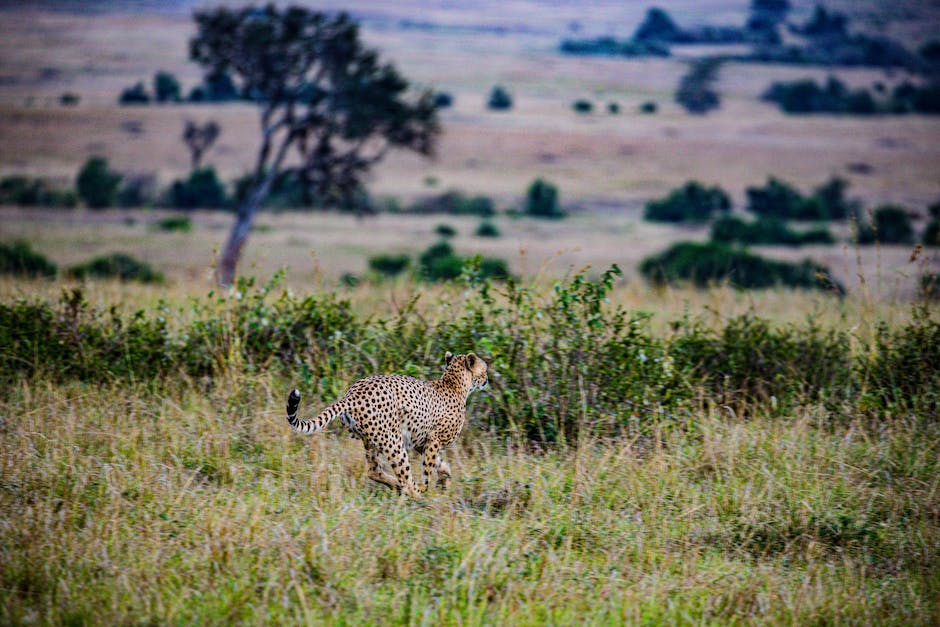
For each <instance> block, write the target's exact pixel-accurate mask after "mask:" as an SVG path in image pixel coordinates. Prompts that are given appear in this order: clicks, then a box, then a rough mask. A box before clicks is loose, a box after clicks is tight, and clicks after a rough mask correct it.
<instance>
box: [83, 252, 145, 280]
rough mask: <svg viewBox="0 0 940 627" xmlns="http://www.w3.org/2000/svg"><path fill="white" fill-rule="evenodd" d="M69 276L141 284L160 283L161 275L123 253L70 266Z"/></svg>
mask: <svg viewBox="0 0 940 627" xmlns="http://www.w3.org/2000/svg"><path fill="white" fill-rule="evenodd" d="M68 273H69V275H70V276H72V277H75V278H77V279H111V278H115V279H120V280H122V281H140V282H141V283H162V282H163V275H162V274H160V273H159V272H156V271H154V269H153V268H151V267H150V265H149V264H147V263H145V262H143V261H140V260H138V259H135V258H134V257H132V256H130V255H128V254H125V253H113V254H111V255H104V256H101V257H95V258H94V259H92V260H90V261H87V262H85V263H83V264H79V265H76V266H72V267H71V268H69V271H68Z"/></svg>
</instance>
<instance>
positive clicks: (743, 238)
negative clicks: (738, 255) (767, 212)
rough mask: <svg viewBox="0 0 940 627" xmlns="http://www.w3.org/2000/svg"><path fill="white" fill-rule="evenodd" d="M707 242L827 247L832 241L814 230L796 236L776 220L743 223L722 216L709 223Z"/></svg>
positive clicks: (825, 233)
mask: <svg viewBox="0 0 940 627" xmlns="http://www.w3.org/2000/svg"><path fill="white" fill-rule="evenodd" d="M711 238H712V240H714V241H716V242H723V243H726V244H732V243H740V244H782V245H784V246H801V245H803V244H831V243H833V242H834V241H835V239H834V238H833V237H832V234H831V233H830V232H829V231H828V229H825V228H816V229H812V230H810V231H806V232H805V233H799V232H797V231H794V230H792V229H791V228H790V227H788V226H787V224H786V222H784V221H783V220H780V219H779V218H770V217H760V218H758V219H757V220H755V221H754V222H745V221H744V220H742V219H740V218H738V217H735V216H723V217H721V218H718V219H717V220H715V222H713V223H712V231H711Z"/></svg>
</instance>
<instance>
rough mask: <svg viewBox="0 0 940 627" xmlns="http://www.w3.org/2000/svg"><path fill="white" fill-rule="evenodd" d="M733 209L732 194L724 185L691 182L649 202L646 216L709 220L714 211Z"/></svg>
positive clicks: (698, 220) (668, 218)
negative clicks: (723, 187)
mask: <svg viewBox="0 0 940 627" xmlns="http://www.w3.org/2000/svg"><path fill="white" fill-rule="evenodd" d="M730 210H731V197H730V196H728V194H727V192H725V191H724V190H723V189H721V187H719V186H717V185H715V186H713V187H706V186H705V185H702V184H701V183H699V182H698V181H689V182H687V183H686V184H685V185H683V186H682V187H680V188H678V189H674V190H672V191H671V192H669V194H668V195H667V196H666V197H665V198H660V199H656V200H650V201H649V202H647V203H646V209H645V211H644V213H643V217H644V218H645V219H647V220H650V221H652V222H691V223H701V222H707V221H708V220H710V219H711V218H712V214H715V213H718V214H721V213H727V212H728V211H730Z"/></svg>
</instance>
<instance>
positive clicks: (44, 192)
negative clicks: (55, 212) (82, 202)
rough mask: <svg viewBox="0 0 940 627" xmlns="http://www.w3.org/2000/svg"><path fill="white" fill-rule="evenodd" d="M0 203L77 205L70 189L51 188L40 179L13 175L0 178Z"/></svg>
mask: <svg viewBox="0 0 940 627" xmlns="http://www.w3.org/2000/svg"><path fill="white" fill-rule="evenodd" d="M0 204H10V205H20V206H22V207H63V208H67V209H70V208H72V207H75V206H76V205H78V196H76V194H75V192H74V191H72V190H59V189H52V188H50V187H49V186H48V185H47V183H46V182H45V181H44V180H42V179H31V178H29V177H26V176H17V175H14V176H7V177H5V178H3V179H0Z"/></svg>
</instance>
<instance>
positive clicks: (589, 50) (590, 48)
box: [560, 37, 669, 58]
mask: <svg viewBox="0 0 940 627" xmlns="http://www.w3.org/2000/svg"><path fill="white" fill-rule="evenodd" d="M560 50H561V52H562V53H563V54H573V55H591V56H594V55H598V56H610V57H631V58H633V57H668V56H669V46H668V45H666V44H665V43H663V42H661V41H652V40H651V41H637V40H636V39H615V38H614V37H597V38H594V39H565V40H563V41H562V42H561V46H560Z"/></svg>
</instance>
